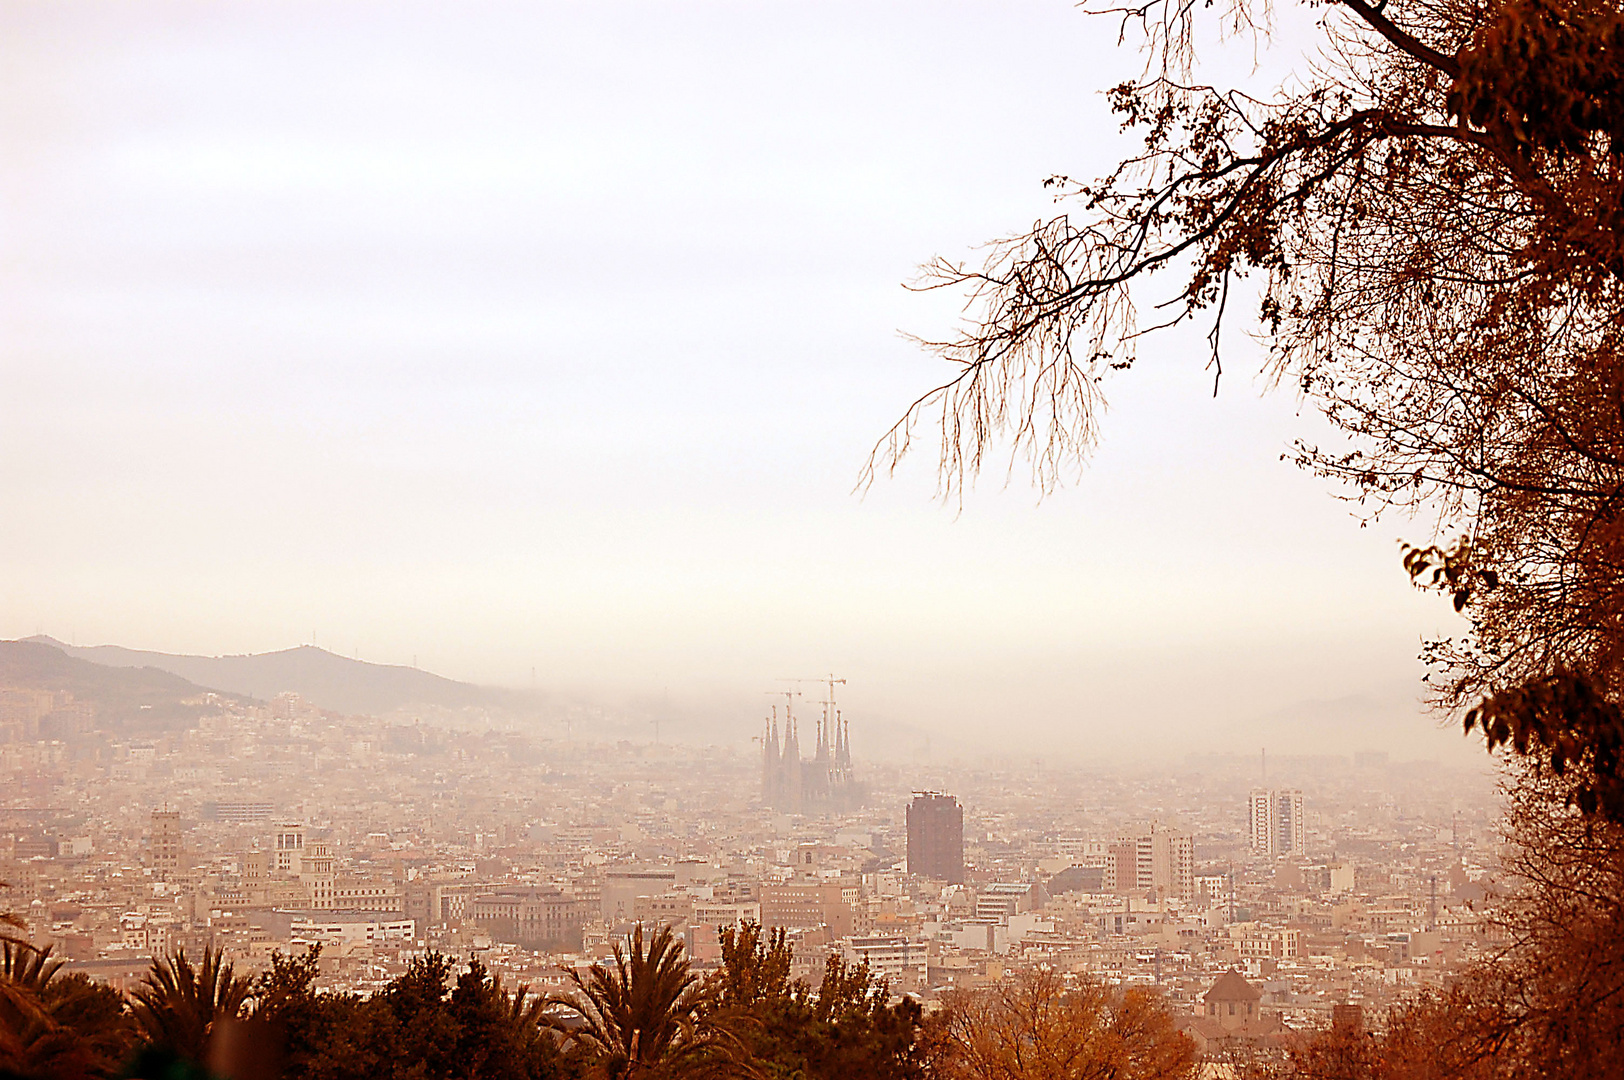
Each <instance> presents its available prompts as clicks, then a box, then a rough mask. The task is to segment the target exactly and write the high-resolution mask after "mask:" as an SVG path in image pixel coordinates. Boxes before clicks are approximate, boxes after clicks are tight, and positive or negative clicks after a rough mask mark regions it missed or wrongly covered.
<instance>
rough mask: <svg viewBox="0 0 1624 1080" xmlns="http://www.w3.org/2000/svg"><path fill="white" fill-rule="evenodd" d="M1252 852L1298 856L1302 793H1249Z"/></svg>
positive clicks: (1302, 838)
mask: <svg viewBox="0 0 1624 1080" xmlns="http://www.w3.org/2000/svg"><path fill="white" fill-rule="evenodd" d="M1248 807H1249V814H1248V816H1249V818H1250V826H1251V836H1252V850H1253V851H1255V852H1257V853H1258V854H1259V855H1269V856H1274V855H1294V854H1300V853H1301V852H1302V850H1303V846H1304V836H1303V793H1302V792H1301V791H1263V790H1257V791H1253V792H1252V795H1251V798H1250V799H1249V800H1248Z"/></svg>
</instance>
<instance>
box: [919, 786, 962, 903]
mask: <svg viewBox="0 0 1624 1080" xmlns="http://www.w3.org/2000/svg"><path fill="white" fill-rule="evenodd" d="M908 873H910V874H917V875H919V876H920V877H928V878H936V879H937V880H939V881H946V882H949V883H951V884H960V883H962V882H963V881H964V807H962V806H960V805H959V800H957V799H955V798H954V797H953V796H951V795H944V794H942V793H941V792H939V791H920V792H915V793H914V798H913V802H911V803H909V804H908Z"/></svg>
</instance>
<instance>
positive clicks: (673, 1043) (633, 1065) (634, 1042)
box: [549, 923, 744, 1080]
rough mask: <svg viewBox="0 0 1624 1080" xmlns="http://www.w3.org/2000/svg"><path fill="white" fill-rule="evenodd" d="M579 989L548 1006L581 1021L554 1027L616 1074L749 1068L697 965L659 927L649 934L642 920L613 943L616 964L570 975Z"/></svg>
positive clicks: (664, 928) (668, 931) (668, 932)
mask: <svg viewBox="0 0 1624 1080" xmlns="http://www.w3.org/2000/svg"><path fill="white" fill-rule="evenodd" d="M568 975H569V978H570V980H571V982H573V983H574V985H575V992H574V993H573V994H570V995H567V996H559V997H553V998H551V999H549V1004H550V1005H552V1006H556V1007H560V1008H562V1009H564V1010H566V1011H567V1012H568V1013H570V1014H573V1015H574V1016H575V1017H576V1018H578V1020H579V1022H580V1026H579V1027H578V1028H575V1027H571V1026H569V1025H567V1024H565V1023H563V1022H561V1020H560V1019H559V1018H556V1017H555V1018H554V1019H553V1020H552V1023H553V1025H554V1027H555V1028H556V1029H557V1030H559V1031H562V1032H566V1033H567V1034H568V1035H569V1036H570V1037H571V1038H572V1039H574V1040H576V1041H577V1042H578V1043H579V1044H581V1045H582V1046H584V1047H585V1048H586V1049H587V1050H588V1051H589V1052H590V1054H591V1055H592V1056H593V1058H594V1059H595V1060H596V1062H597V1066H598V1068H599V1069H600V1070H601V1071H602V1072H603V1073H604V1075H606V1076H609V1077H614V1078H617V1080H618V1078H622V1077H626V1078H630V1077H642V1076H678V1075H684V1074H694V1073H698V1072H702V1071H707V1072H726V1071H729V1070H730V1069H734V1070H742V1069H743V1068H744V1066H743V1065H742V1064H741V1063H740V1062H738V1061H737V1060H736V1059H735V1058H734V1057H733V1056H732V1051H734V1050H735V1049H736V1048H737V1046H738V1041H737V1039H736V1037H735V1036H733V1035H732V1033H731V1032H729V1031H728V1030H727V1029H726V1027H725V1025H724V1024H722V1023H719V1022H718V1021H717V1020H716V1019H715V1018H714V1016H712V1015H710V1014H709V1013H708V1011H707V1010H706V1009H705V1008H704V1005H705V1004H706V1000H707V998H708V997H709V996H710V993H711V991H710V990H708V989H707V988H706V987H705V986H704V985H703V984H702V983H701V982H700V979H699V976H698V975H696V974H695V973H694V972H693V971H692V970H690V968H689V965H688V960H687V958H686V957H685V956H684V955H683V948H682V943H681V942H680V941H678V940H677V939H676V938H675V937H674V936H673V935H672V932H671V928H670V927H669V926H665V925H661V926H659V927H658V928H657V929H655V931H654V933H653V934H652V935H651V936H650V937H648V938H647V940H646V942H645V939H644V932H643V925H642V924H641V923H638V924H637V926H636V927H634V928H633V930H632V932H631V933H630V934H629V935H627V937H626V940H625V941H624V942H616V943H615V946H614V955H613V957H612V962H611V963H610V964H607V965H598V966H595V967H593V968H592V970H591V972H590V973H589V974H588V975H586V976H585V977H584V978H583V977H582V976H581V975H580V973H579V972H577V971H575V970H573V969H571V970H570V971H569V972H568Z"/></svg>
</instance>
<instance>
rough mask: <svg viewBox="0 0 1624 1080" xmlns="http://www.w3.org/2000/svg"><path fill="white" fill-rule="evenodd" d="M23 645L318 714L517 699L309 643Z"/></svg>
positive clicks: (46, 641) (42, 640) (45, 641)
mask: <svg viewBox="0 0 1624 1080" xmlns="http://www.w3.org/2000/svg"><path fill="white" fill-rule="evenodd" d="M26 642H27V643H32V644H38V645H41V646H49V647H50V648H52V649H57V650H60V651H61V652H62V653H63V654H64V655H65V656H67V657H69V658H72V659H77V660H80V661H88V662H90V663H93V664H100V665H104V666H106V667H108V668H118V669H131V668H155V669H157V671H159V672H168V673H170V674H171V675H176V676H179V677H180V678H182V679H185V680H188V681H189V682H192V683H196V684H198V685H200V686H210V687H215V688H217V689H220V690H223V691H227V692H230V693H234V694H243V695H246V696H249V697H255V698H261V699H264V700H269V699H270V698H273V697H275V696H276V695H277V694H280V693H284V692H287V691H291V692H293V693H295V694H298V695H299V696H300V697H301V698H303V699H304V700H306V701H308V702H309V703H310V704H312V705H314V706H316V707H317V708H319V709H331V710H333V711H335V712H341V713H350V714H363V715H369V716H378V715H382V714H384V713H389V712H393V711H394V710H396V709H400V708H406V707H409V706H414V705H415V706H434V707H439V708H445V709H461V708H466V707H470V706H484V707H491V706H511V705H512V704H514V701H513V699H514V698H515V695H514V694H512V693H510V692H507V691H501V690H491V689H487V688H485V687H481V686H475V685H473V684H471V683H464V682H457V681H455V680H453V679H446V678H442V677H441V676H439V675H434V674H431V673H430V672H427V671H421V670H419V669H417V668H411V667H400V666H396V665H391V664H369V663H366V662H365V661H361V660H351V659H349V658H347V657H343V656H337V655H335V654H333V653H330V652H328V651H327V650H325V649H318V648H316V647H315V646H313V645H301V646H299V647H298V648H294V649H283V650H281V651H280V652H269V653H256V654H250V655H244V656H185V655H175V654H171V653H160V652H146V651H142V650H139V649H126V648H123V647H121V646H118V645H95V646H88V647H76V646H73V645H66V644H64V643H62V642H60V641H57V640H55V639H54V638H50V637H44V636H40V637H32V638H28V639H26Z"/></svg>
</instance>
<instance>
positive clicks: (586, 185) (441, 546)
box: [0, 0, 1476, 760]
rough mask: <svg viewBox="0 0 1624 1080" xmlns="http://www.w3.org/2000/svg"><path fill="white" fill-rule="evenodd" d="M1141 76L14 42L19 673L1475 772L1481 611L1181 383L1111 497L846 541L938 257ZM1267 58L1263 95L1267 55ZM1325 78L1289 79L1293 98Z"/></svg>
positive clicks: (215, 15) (575, 47)
mask: <svg viewBox="0 0 1624 1080" xmlns="http://www.w3.org/2000/svg"><path fill="white" fill-rule="evenodd" d="M1113 43H1114V31H1113V28H1112V27H1109V26H1107V25H1106V24H1104V23H1101V22H1095V21H1091V20H1089V19H1087V18H1084V17H1083V16H1081V15H1079V14H1077V13H1076V12H1075V10H1074V9H1073V8H1072V7H1071V6H1070V5H1069V4H1068V3H1065V2H1060V0H1030V2H1021V3H1016V2H1011V0H1000V2H998V3H990V2H988V3H981V4H951V3H941V2H931V3H917V4H902V3H893V4H873V3H863V4H855V3H854V4H842V3H835V2H831V0H818V2H816V3H800V4H789V3H785V4H763V3H738V4H705V3H681V4H675V3H673V4H653V3H646V4H620V3H608V2H602V0H596V2H592V3H584V2H583V3H577V4H543V3H516V4H511V5H503V4H484V3H472V2H459V3H456V4H449V3H440V4H409V3H400V2H391V3H370V4H369V3H355V4H318V3H292V2H284V0H278V2H275V3H265V4H248V3H233V4H219V3H196V4H160V3H139V2H130V3H121V4H116V5H115V4H105V3H95V4H79V3H70V2H66V0H49V2H40V3H32V4H25V3H0V200H3V203H0V376H3V381H4V388H3V393H0V505H3V506H4V508H5V509H4V521H5V528H4V529H3V530H0V635H3V636H7V637H17V636H23V635H27V634H32V633H35V632H37V631H44V632H46V633H50V634H53V635H56V636H58V637H61V638H63V639H69V638H71V639H74V640H76V641H77V642H78V643H79V644H95V643H118V644H124V645H129V646H133V647H140V648H153V649H162V650H168V651H181V652H199V653H209V654H215V653H227V652H251V651H252V652H257V651H266V650H272V649H280V648H286V647H289V646H292V645H296V644H299V643H303V642H311V641H314V642H315V643H317V644H319V645H322V646H324V647H327V648H331V649H333V650H334V651H336V652H341V653H344V654H346V655H357V654H358V655H359V656H360V657H361V658H362V659H367V660H375V661H380V662H389V663H410V662H412V660H413V658H414V657H415V658H416V659H417V662H418V663H419V664H420V665H421V666H423V667H426V668H429V669H431V670H435V671H438V672H440V673H442V674H445V675H449V676H452V677H456V678H462V679H470V680H475V681H485V682H497V683H506V684H517V685H524V684H527V683H529V681H530V678H531V670H532V668H534V669H535V671H536V679H537V681H538V683H539V684H541V685H542V686H545V687H554V688H560V689H567V690H570V691H572V692H583V693H609V694H612V693H622V692H628V691H630V692H649V691H656V692H660V693H664V694H669V695H670V696H671V697H673V698H676V699H680V700H685V701H689V702H710V703H715V704H714V706H712V705H707V706H705V707H707V708H710V707H714V708H716V709H719V710H721V711H722V713H724V714H725V717H724V718H725V719H726V720H727V722H728V723H732V724H736V725H737V730H738V731H739V732H740V735H739V737H740V738H741V739H742V738H744V737H746V736H747V735H748V734H750V733H753V731H754V723H755V721H754V717H755V715H756V713H757V711H758V708H757V705H756V703H757V702H764V701H765V700H766V699H765V698H764V697H761V696H760V694H762V693H763V692H765V691H768V690H771V689H774V688H775V687H776V686H777V685H778V684H777V683H776V682H775V680H776V679H777V678H778V677H779V676H786V675H811V674H816V673H819V672H823V671H829V670H833V671H836V672H838V673H840V674H842V675H844V676H845V677H847V678H848V679H849V680H850V682H849V684H848V690H847V701H848V703H849V708H848V715H849V716H851V718H852V720H853V727H854V731H858V732H860V731H861V727H862V725H863V724H864V723H865V722H868V723H871V724H874V725H879V724H884V723H891V722H895V723H907V724H913V725H917V726H920V727H927V726H928V727H931V728H933V729H934V730H937V731H940V732H942V733H943V737H944V738H948V737H955V738H958V739H961V740H963V741H964V742H966V743H967V744H971V745H977V744H988V745H997V746H1001V747H1005V748H1010V747H1018V748H1034V749H1036V748H1053V749H1054V750H1055V751H1056V752H1062V753H1065V754H1068V755H1082V756H1089V755H1095V754H1100V755H1107V756H1110V755H1142V754H1147V753H1168V752H1174V753H1178V754H1182V753H1183V752H1185V751H1186V750H1195V749H1224V748H1233V749H1236V750H1241V751H1244V752H1248V753H1253V752H1255V751H1256V749H1257V747H1259V746H1261V745H1265V744H1267V745H1268V746H1269V747H1270V748H1271V750H1275V749H1278V750H1279V751H1280V752H1282V753H1289V752H1296V751H1319V750H1339V751H1346V750H1349V749H1357V748H1361V747H1365V746H1375V747H1383V748H1388V749H1392V750H1394V751H1396V752H1398V753H1400V754H1402V755H1405V756H1409V755H1415V756H1429V757H1430V756H1442V757H1453V758H1457V759H1464V760H1473V759H1472V757H1471V754H1473V753H1476V751H1472V750H1470V749H1469V748H1467V747H1464V746H1463V745H1462V743H1461V740H1460V738H1459V737H1458V736H1457V735H1454V734H1450V733H1447V732H1441V731H1439V730H1437V728H1436V727H1435V725H1434V721H1433V720H1431V719H1429V718H1427V717H1425V716H1423V715H1422V713H1421V712H1420V710H1419V708H1418V706H1417V704H1416V702H1417V697H1418V693H1419V688H1420V683H1419V679H1420V675H1421V669H1420V667H1419V666H1418V664H1417V663H1416V662H1415V659H1414V657H1415V654H1416V652H1417V650H1418V647H1419V644H1420V641H1421V639H1422V637H1423V636H1425V635H1427V634H1429V633H1434V632H1437V631H1439V630H1445V631H1452V630H1457V629H1458V628H1457V627H1455V626H1453V625H1451V621H1450V620H1451V619H1452V616H1449V615H1448V614H1447V612H1446V610H1445V606H1444V605H1443V604H1441V603H1440V602H1439V601H1437V600H1433V599H1429V598H1425V597H1420V596H1417V595H1414V594H1412V592H1411V591H1410V590H1409V588H1408V586H1407V583H1406V581H1405V579H1404V575H1403V573H1402V571H1401V569H1400V566H1399V552H1398V549H1397V546H1396V543H1395V538H1396V537H1400V536H1402V537H1405V538H1408V539H1421V538H1424V537H1426V536H1427V535H1428V523H1426V522H1411V521H1392V522H1384V523H1382V524H1381V525H1379V526H1378V527H1375V528H1370V529H1361V528H1360V527H1359V526H1358V524H1357V523H1356V522H1355V521H1354V520H1353V518H1351V517H1350V515H1349V509H1348V507H1347V506H1345V505H1343V504H1341V503H1339V502H1337V501H1336V500H1335V499H1333V498H1332V497H1331V495H1330V492H1329V489H1328V488H1327V486H1326V485H1325V483H1324V482H1322V481H1318V480H1315V479H1313V478H1311V477H1307V476H1304V475H1301V474H1299V473H1298V472H1296V471H1295V470H1294V469H1293V468H1292V467H1291V466H1290V465H1289V464H1287V463H1284V462H1282V461H1281V460H1280V456H1281V453H1282V451H1283V450H1285V448H1286V445H1287V443H1288V441H1289V440H1290V438H1291V437H1292V436H1293V435H1294V434H1298V433H1305V432H1306V433H1308V434H1310V435H1311V436H1315V437H1317V433H1318V431H1319V429H1318V427H1317V426H1316V425H1315V424H1314V422H1313V419H1312V417H1305V416H1300V415H1299V403H1298V402H1297V401H1296V400H1295V399H1294V398H1293V397H1292V396H1291V395H1290V394H1289V393H1283V394H1279V393H1277V394H1265V393H1264V392H1263V388H1262V387H1261V386H1260V384H1258V383H1257V382H1256V380H1254V379H1253V378H1252V371H1253V370H1255V364H1253V367H1252V368H1251V369H1248V366H1247V364H1248V361H1249V360H1250V359H1251V358H1252V357H1253V356H1254V355H1255V354H1254V353H1253V352H1252V351H1251V350H1250V348H1249V345H1248V343H1247V342H1246V341H1245V340H1244V339H1243V338H1241V337H1240V336H1239V335H1238V334H1237V335H1236V336H1235V342H1234V344H1235V347H1236V351H1235V355H1234V357H1233V358H1232V363H1231V365H1230V368H1229V371H1230V374H1229V375H1228V376H1226V380H1225V382H1224V384H1223V386H1222V390H1221V392H1220V394H1219V395H1218V397H1217V399H1216V400H1214V399H1213V398H1212V396H1211V380H1210V375H1209V374H1208V373H1207V372H1205V371H1204V370H1203V364H1204V358H1203V356H1202V355H1201V352H1200V344H1199V342H1198V341H1196V340H1194V339H1179V338H1174V337H1168V338H1165V339H1161V340H1159V341H1157V342H1154V343H1152V344H1151V345H1149V346H1148V347H1147V348H1146V350H1145V352H1144V354H1143V360H1142V362H1141V365H1140V367H1139V368H1138V369H1137V370H1135V371H1134V372H1132V373H1131V374H1129V375H1128V376H1126V377H1124V378H1120V379H1118V380H1117V381H1116V382H1115V383H1114V384H1113V386H1112V388H1111V395H1112V397H1111V401H1112V409H1111V412H1110V414H1109V416H1108V417H1107V420H1106V425H1105V440H1104V443H1103V445H1102V447H1101V449H1100V451H1099V453H1098V455H1097V458H1096V460H1095V462H1094V464H1093V466H1092V468H1091V470H1090V471H1089V472H1088V474H1087V475H1086V476H1085V477H1084V478H1083V479H1082V480H1081V481H1080V482H1079V483H1077V484H1075V485H1073V486H1071V487H1069V488H1068V489H1066V490H1064V491H1062V492H1060V493H1058V494H1056V495H1054V496H1052V497H1049V498H1047V499H1043V500H1039V499H1038V498H1037V497H1036V495H1035V493H1034V492H1033V491H1032V490H1031V489H1030V488H1029V487H1028V486H1027V485H1026V484H1025V482H1024V481H1025V474H1024V473H1021V472H1020V471H1019V470H1017V472H1016V474H1015V479H1014V482H1013V483H1011V484H1009V485H1008V486H1006V485H1005V484H1004V482H1003V481H1004V477H1003V473H1002V471H999V472H998V473H997V474H995V475H992V476H989V477H984V478H983V481H982V483H981V484H980V486H979V489H978V490H977V491H976V492H975V493H974V494H973V495H972V497H970V498H969V499H968V500H967V501H966V503H965V505H964V507H963V510H962V512H956V511H955V509H954V508H952V507H945V508H944V507H943V506H942V505H940V504H939V503H938V502H936V501H933V499H932V492H933V480H934V477H933V471H932V470H933V464H934V463H933V462H932V461H931V460H929V459H928V458H927V457H921V458H919V459H918V460H916V461H914V462H913V463H912V467H911V468H910V469H909V470H906V471H905V473H904V474H903V475H901V476H899V477H898V478H896V479H893V480H887V481H883V482H881V483H880V484H879V485H878V486H877V487H875V488H874V489H873V490H871V491H870V492H868V493H867V495H866V496H860V495H858V494H854V492H853V486H854V484H855V482H856V480H857V477H858V473H859V469H860V467H861V466H862V463H863V460H864V457H865V455H866V453H867V451H868V449H869V447H870V445H871V444H872V443H873V441H874V440H875V439H876V438H877V437H878V436H879V435H880V434H882V433H883V431H884V430H885V428H886V427H887V425H888V424H889V423H890V422H891V421H892V420H893V419H894V418H895V417H896V416H897V415H898V414H899V412H900V411H901V409H902V408H903V407H904V406H905V405H906V403H907V402H908V401H909V400H910V399H911V397H912V396H913V395H914V394H916V393H918V392H919V391H921V390H923V389H924V388H926V387H927V386H928V385H930V384H931V381H932V380H933V379H936V378H938V377H939V376H940V374H941V372H940V371H939V370H938V366H937V365H938V362H937V361H934V360H932V359H931V358H930V357H929V356H928V355H926V354H924V353H922V352H920V351H919V350H918V349H917V348H916V347H915V346H914V345H912V344H910V343H909V342H908V341H907V340H906V339H904V338H903V337H902V336H901V335H900V334H899V331H911V332H917V333H921V334H924V335H926V336H930V335H933V334H940V333H942V332H943V331H945V330H946V329H947V328H948V326H949V325H950V323H951V320H952V319H953V318H954V317H955V311H956V309H955V307H954V306H953V304H952V303H950V302H949V300H950V298H947V297H941V296H921V295H919V294H917V293H911V292H909V291H907V290H906V289H904V288H903V287H902V283H903V282H905V281H908V280H910V279H911V278H912V277H913V276H914V272H915V271H914V268H915V267H916V266H917V265H918V264H919V263H921V262H923V261H925V260H927V259H929V258H930V257H931V256H933V255H937V254H943V255H948V256H952V257H966V256H972V255H973V247H974V245H976V244H978V243H980V242H982V241H984V240H987V239H990V238H992V237H995V236H998V235H1002V234H1006V233H1010V232H1014V231H1018V230H1020V229H1022V228H1023V227H1025V226H1027V225H1029V224H1030V223H1031V222H1032V221H1033V220H1034V219H1035V218H1037V217H1038V216H1040V215H1043V214H1046V213H1048V212H1050V205H1049V203H1048V202H1047V200H1046V198H1045V195H1044V193H1043V190H1042V188H1041V181H1042V179H1043V178H1044V177H1045V176H1046V175H1049V174H1050V173H1053V172H1060V171H1064V172H1067V173H1071V174H1073V175H1079V174H1080V175H1088V174H1092V173H1097V172H1099V171H1102V170H1104V169H1105V168H1107V167H1108V166H1109V165H1110V164H1111V163H1112V161H1113V160H1114V158H1113V154H1114V153H1115V151H1116V148H1118V147H1119V146H1121V145H1122V144H1121V143H1120V142H1119V141H1118V136H1117V135H1116V133H1115V127H1114V125H1113V124H1112V123H1111V121H1110V119H1109V117H1108V116H1107V115H1106V112H1105V107H1104V102H1103V100H1102V98H1101V97H1100V95H1099V94H1098V91H1099V89H1101V88H1102V87H1105V86H1108V85H1110V84H1111V83H1112V82H1115V81H1119V80H1120V79H1121V78H1124V77H1127V76H1129V75H1131V74H1132V73H1133V72H1134V70H1135V67H1134V65H1135V62H1136V61H1135V58H1134V57H1133V56H1132V55H1131V54H1128V53H1122V52H1119V51H1118V50H1116V49H1115V48H1114V47H1113ZM1245 59H1246V60H1248V61H1249V60H1250V56H1249V55H1247V56H1246V58H1245ZM1269 62H1272V63H1276V64H1289V62H1290V57H1287V58H1286V59H1285V60H1280V59H1279V58H1278V57H1276V58H1275V59H1274V60H1272V61H1269Z"/></svg>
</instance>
